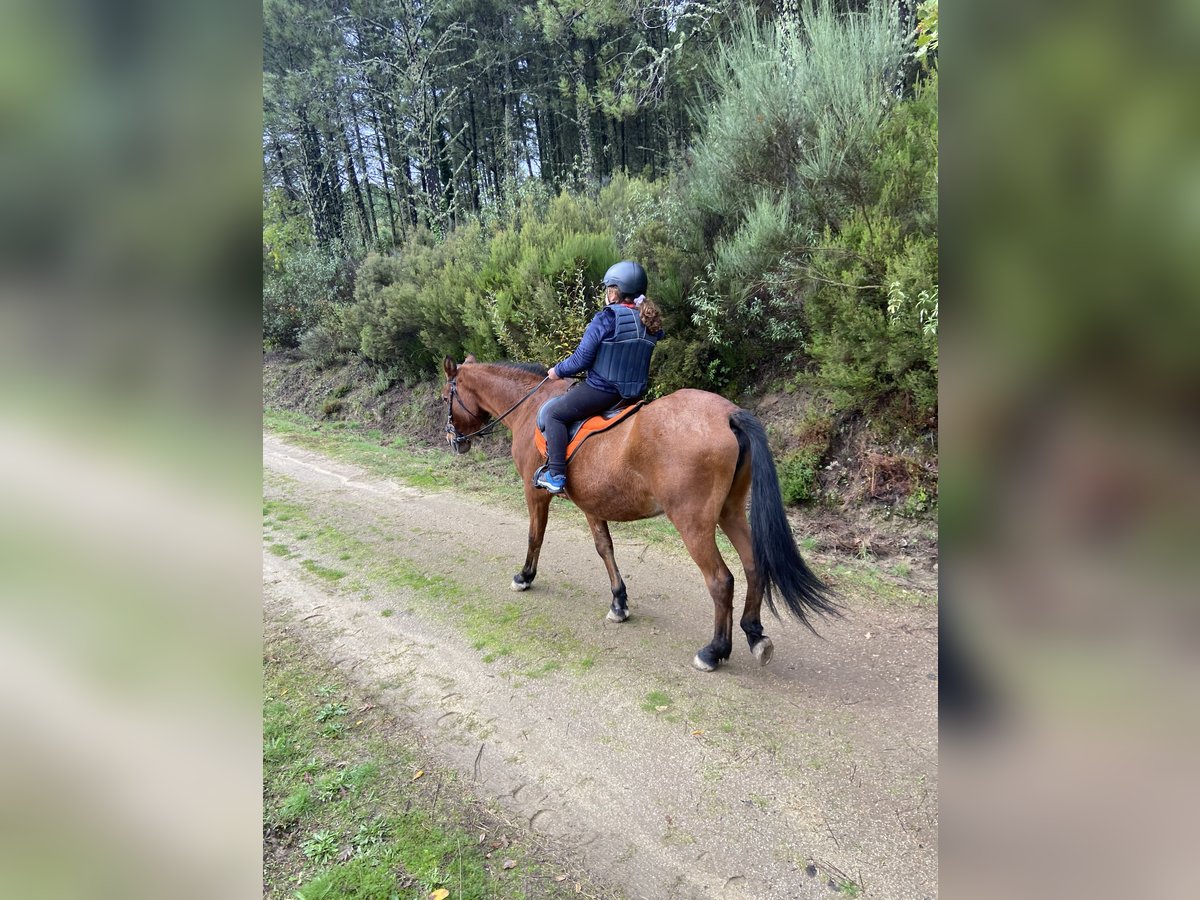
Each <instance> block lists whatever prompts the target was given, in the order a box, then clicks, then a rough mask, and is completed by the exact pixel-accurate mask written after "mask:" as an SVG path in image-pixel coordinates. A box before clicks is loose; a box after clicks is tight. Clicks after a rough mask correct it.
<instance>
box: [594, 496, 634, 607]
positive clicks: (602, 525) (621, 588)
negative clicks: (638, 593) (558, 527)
mask: <svg viewBox="0 0 1200 900" xmlns="http://www.w3.org/2000/svg"><path fill="white" fill-rule="evenodd" d="M587 520H588V527H589V528H591V529H592V540H594V541H595V542H596V552H597V553H599V554H600V558H601V559H602V560H604V568H606V569H607V570H608V583H609V586H610V587H611V588H612V595H613V599H612V606H610V607H609V609H608V617H607V618H608V621H610V622H624V621H625V620H626V619H628V618H629V604H628V595H627V594H626V592H625V579H623V578H622V577H621V573H620V571H619V570H618V569H617V558H616V556H615V554H614V553H613V542H612V535H611V534H609V532H608V522H606V521H605V520H604V519H597V518H596V517H595V516H588V517H587Z"/></svg>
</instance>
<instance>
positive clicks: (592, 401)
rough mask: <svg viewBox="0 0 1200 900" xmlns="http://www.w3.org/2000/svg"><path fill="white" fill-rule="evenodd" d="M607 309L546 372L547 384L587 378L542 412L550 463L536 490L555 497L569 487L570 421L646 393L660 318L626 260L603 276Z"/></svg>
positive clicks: (638, 270) (642, 273)
mask: <svg viewBox="0 0 1200 900" xmlns="http://www.w3.org/2000/svg"><path fill="white" fill-rule="evenodd" d="M603 283H604V303H605V306H604V308H603V309H602V310H600V312H598V313H596V315H595V317H594V318H593V319H592V321H591V322H590V323H589V324H588V327H587V330H586V331H584V333H583V340H581V341H580V342H579V346H578V347H577V348H576V349H575V352H574V353H572V354H571V355H570V356H568V357H567V358H566V359H564V360H563V361H562V362H560V363H559V364H558V365H556V366H554V367H553V368H551V369H550V371H549V372H548V373H547V376H548V377H549V378H550V380H551V381H555V380H557V379H559V378H570V377H571V376H572V375H575V374H577V373H579V372H582V371H583V370H584V369H587V370H588V374H587V379H586V380H585V381H581V382H579V383H578V384H576V385H575V386H574V387H572V388H571V389H570V390H569V391H567V393H566V394H564V395H563V396H562V397H559V398H558V399H556V400H555V401H554V402H553V405H552V406H550V407H549V408H548V409H547V410H546V428H545V433H546V450H547V456H548V457H549V463H548V465H547V466H546V467H545V468H543V469H541V470H540V471H539V473H538V475H537V478H536V479H535V480H534V486H535V487H540V488H545V489H546V490H548V491H549V492H550V493H552V494H559V493H562V491H563V490H564V489H565V488H566V486H567V462H566V449H567V430H568V428H569V427H570V425H571V423H572V422H578V421H579V420H580V419H586V418H587V417H588V416H594V415H596V414H598V413H602V412H604V411H605V410H607V409H610V408H611V407H613V406H614V405H616V403H617V402H618V401H620V400H621V399H622V398H623V399H626V400H633V399H636V398H638V397H641V396H642V394H644V393H646V386H647V382H648V381H649V377H650V356H651V354H652V353H653V352H654V345H655V343H657V342H658V341H660V340H661V339H662V337H663V330H662V314H661V313H660V312H659V311H658V307H657V306H655V305H654V303H653V301H650V300H647V299H646V296H645V293H646V285H647V278H646V270H645V269H643V268H642V267H641V266H640V265H639V264H638V263H636V262H631V261H630V260H624V261H622V262H619V263H617V264H616V265H614V266H612V267H611V268H609V270H608V271H607V272H605V273H604V282H603Z"/></svg>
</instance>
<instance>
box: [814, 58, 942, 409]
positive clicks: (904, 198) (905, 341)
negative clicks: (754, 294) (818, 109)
mask: <svg viewBox="0 0 1200 900" xmlns="http://www.w3.org/2000/svg"><path fill="white" fill-rule="evenodd" d="M865 185H866V191H867V193H866V194H865V198H866V200H867V202H866V203H864V205H863V206H862V208H861V209H859V210H856V211H854V212H853V213H852V214H851V215H850V216H848V217H847V219H846V220H845V221H844V222H843V223H842V226H841V228H840V229H839V230H837V231H836V232H835V231H834V230H833V229H827V230H826V232H825V238H824V244H825V252H823V253H821V254H814V255H813V257H812V258H811V260H809V261H807V262H804V263H803V264H798V265H796V266H795V268H794V271H793V272H792V273H791V276H790V277H792V278H793V279H794V280H795V281H796V282H798V283H799V282H802V281H804V280H806V279H807V280H808V281H809V282H810V283H811V284H812V285H814V287H812V289H811V291H810V293H809V294H808V296H807V297H806V299H805V309H806V313H807V320H808V328H809V340H808V343H807V345H806V349H807V350H808V352H809V354H810V355H811V357H812V358H813V360H814V361H815V362H816V364H817V366H818V376H819V379H820V380H821V382H822V383H823V384H824V386H825V388H826V390H827V392H828V393H829V396H831V397H832V398H833V400H834V402H835V403H836V404H837V406H838V407H839V408H843V409H850V408H859V409H868V410H870V411H872V412H880V413H884V414H885V415H884V416H883V419H882V425H883V427H885V428H889V427H890V428H893V429H895V428H902V429H903V428H909V429H919V428H920V427H921V426H922V424H923V423H924V422H925V421H927V420H928V418H929V416H930V415H931V413H933V412H934V411H935V410H936V408H937V376H938V348H937V301H936V297H937V291H938V239H937V75H936V73H934V75H933V76H932V77H931V79H930V80H929V81H928V82H927V83H926V85H925V86H924V87H923V88H921V89H920V90H919V91H918V93H917V96H916V97H915V99H914V100H912V101H910V102H908V103H905V104H902V105H901V106H899V107H898V108H897V109H896V111H895V112H894V114H893V115H892V116H891V117H890V118H889V119H888V121H887V122H886V123H885V125H884V127H883V129H882V130H881V132H880V136H879V140H878V152H877V153H876V155H875V157H874V160H873V162H872V165H871V167H870V168H869V170H868V171H867V175H866V178H865Z"/></svg>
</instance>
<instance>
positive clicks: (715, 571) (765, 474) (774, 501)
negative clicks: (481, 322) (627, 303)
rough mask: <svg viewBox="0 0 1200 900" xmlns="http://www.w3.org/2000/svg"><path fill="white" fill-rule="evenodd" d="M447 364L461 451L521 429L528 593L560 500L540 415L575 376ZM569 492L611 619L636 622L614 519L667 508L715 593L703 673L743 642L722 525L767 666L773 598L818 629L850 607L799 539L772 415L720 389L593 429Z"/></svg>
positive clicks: (523, 580) (746, 627)
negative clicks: (599, 565) (543, 471)
mask: <svg viewBox="0 0 1200 900" xmlns="http://www.w3.org/2000/svg"><path fill="white" fill-rule="evenodd" d="M442 368H443V370H444V372H445V375H446V383H445V386H444V387H443V390H442V402H443V403H445V404H446V407H447V413H446V440H447V442H448V443H449V444H450V447H451V449H452V450H453V451H454V452H455V453H465V452H467V451H468V450H469V449H470V447H471V440H472V438H474V437H476V436H478V435H479V434H481V433H488V432H490V431H491V430H493V429H494V428H495V426H496V425H498V424H504V425H505V426H506V427H507V428H508V429H509V430H510V431H511V432H512V457H513V462H514V463H515V464H516V467H517V472H518V473H519V474H520V476H521V482H522V484H523V485H524V488H525V505H526V507H527V508H528V511H529V547H528V552H527V554H526V556H525V565H524V566H523V567H522V569H521V571H520V572H518V573H517V574H516V575H515V576H513V580H512V589H513V590H514V591H525V590H528V589H529V587H530V585H532V584H533V580H534V578H535V577H536V576H537V566H538V556H539V554H540V552H541V548H542V539H543V537H544V536H545V533H546V522H547V518H548V515H549V511H550V501H551V500H552V499H553V497H554V495H551V494H550V493H548V492H546V491H544V490H541V489H539V488H535V487H534V486H533V477H534V473H535V471H536V470H537V468H538V467H539V465H540V464H541V463H542V457H541V455H540V453H539V451H538V450H537V449H536V448H535V446H534V429H535V428H536V416H537V411H538V409H539V407H540V406H541V405H542V403H543V402H545V401H546V400H548V399H550V398H551V397H556V396H559V395H561V394H563V393H565V392H566V391H567V389H568V388H569V387H570V383H569V382H566V381H559V380H556V381H549V380H548V378H546V377H545V376H546V369H545V367H543V366H537V365H534V364H531V363H507V362H497V363H480V362H477V361H476V360H475V357H474V356H468V357H467V358H466V359H465V360H464V361H463V362H462V364H461V365H460V364H457V363H455V362H454V360H453V359H451V358H450V357H448V356H447V357H446V358H445V359H443V361H442ZM560 496H561V495H560ZM565 496H566V497H567V498H569V499H570V500H571V501H572V502H573V503H574V504H575V505H576V506H577V507H579V509H580V510H582V511H583V514H584V515H585V516H586V517H587V522H588V526H589V527H590V529H591V532H592V538H593V540H594V541H595V544H596V552H597V553H599V554H600V558H601V559H602V560H603V561H604V566H605V568H606V569H607V571H608V579H609V586H610V588H611V590H612V604H611V606H610V608H609V611H608V615H607V618H608V620H609V621H612V622H624V621H626V620H627V619H628V618H629V606H628V594H627V591H626V589H625V582H624V580H623V579H622V577H621V572H620V570H619V569H618V568H617V563H616V559H615V557H614V554H613V542H612V537H611V535H610V533H609V529H608V523H609V522H630V521H634V520H637V519H646V518H651V517H653V516H658V515H665V516H666V517H667V518H668V519H669V520H670V521H671V523H672V524H673V525H674V526H675V528H676V530H677V531H678V532H679V536H680V537H681V538H682V539H683V543H684V546H685V547H686V548H687V550H688V553H689V554H690V555H691V557H692V559H693V560H694V561H695V563H696V565H697V566H698V567H699V569H700V571H701V573H702V574H703V576H704V582H705V585H706V586H707V587H708V592H709V594H710V595H711V596H712V600H713V637H712V640H711V641H710V642H709V643H708V644H706V645H705V646H704V647H702V648H701V649H700V650H699V651H698V652H697V653H696V655H695V657H694V658H693V660H692V665H694V666H695V667H696V668H697V669H699V670H700V671H703V672H712V671H714V670H716V668H717V667H718V666H719V665H720V664H721V663H722V662H724V661H725V660H728V659H729V656H730V654H731V653H732V650H733V594H734V579H733V574H732V573H731V572H730V570H729V567H728V566H727V565H726V564H725V561H724V559H722V557H721V553H720V550H719V549H718V548H717V541H716V530H717V527H718V526H720V528H721V530H722V531H723V532H724V533H725V535H726V536H727V537H728V538H729V540H730V542H731V543H732V544H733V547H734V549H735V550H736V551H737V555H738V559H739V560H740V561H741V564H742V569H743V571H744V573H745V577H746V600H745V605H744V606H743V610H742V616H741V622H740V624H741V628H742V631H743V633H744V634H745V635H746V640H747V642H748V643H749V646H750V651H751V653H752V654H753V655H754V657H755V659H757V660H758V663H759V665H766V664H767V663H768V662H770V660H771V657H772V655H773V653H774V645H773V644H772V643H771V639H770V637H768V636H767V635H766V634H765V633H764V632H763V626H762V620H761V616H760V611H761V607H762V601H763V600H764V599H765V600H766V602H767V607H768V608H769V609H770V611H771V612H772V613H773V614H774V615H775V617H776V619H779V618H780V616H779V612H778V610H777V608H776V604H775V596H776V594H778V595H779V597H781V598H782V600H783V603H784V606H785V607H786V608H787V610H788V612H790V613H791V614H792V615H794V616H795V617H796V618H797V619H799V620H800V622H801V623H803V624H804V625H805V626H807V627H808V629H809V630H810V631H812V632H813V633H814V634H816V629H815V628H813V625H812V622H811V621H810V619H809V614H810V613H816V614H819V615H821V616H840V615H841V614H842V609H841V606H840V604H838V602H837V601H836V600H835V599H834V598H833V594H832V591H831V590H830V589H829V588H828V587H827V586H826V585H825V584H824V583H823V582H822V581H821V580H820V579H819V578H818V577H817V576H816V575H814V574H813V572H812V571H811V570H810V569H809V567H808V566H807V564H806V563H805V562H804V560H803V558H802V557H801V555H800V550H799V548H797V546H796V542H795V539H794V538H793V536H792V532H791V528H790V527H789V526H788V521H787V516H786V514H785V512H784V508H783V500H782V497H781V494H780V489H779V479H778V476H777V474H776V470H775V462H774V460H773V459H772V457H771V451H770V448H769V447H768V446H767V435H766V431H765V430H764V429H763V426H762V423H760V422H759V420H758V419H757V418H756V417H755V416H754V415H753V414H752V413H750V412H749V411H747V410H745V409H741V408H740V407H738V406H736V405H735V404H733V403H731V402H730V401H729V400H726V399H725V398H724V397H721V396H720V395H718V394H713V393H709V392H707V391H699V390H692V389H686V388H685V389H682V390H678V391H675V392H674V393H671V394H668V395H666V396H664V397H660V398H658V399H655V400H653V401H652V402H650V403H648V404H647V405H645V406H644V407H642V408H641V409H640V410H638V411H637V412H635V413H634V414H632V415H631V416H629V417H628V418H627V419H626V420H625V421H624V422H622V423H621V424H619V425H617V426H615V427H613V428H611V429H609V430H607V431H604V432H601V433H598V434H595V435H593V436H591V437H589V438H588V439H587V440H586V441H585V442H584V443H583V444H582V445H581V446H580V448H579V449H578V450H577V451H576V452H575V454H574V456H573V457H572V458H571V460H570V463H569V465H568V468H567V489H566V492H565ZM747 497H749V498H750V515H749V519H747V515H746V500H747Z"/></svg>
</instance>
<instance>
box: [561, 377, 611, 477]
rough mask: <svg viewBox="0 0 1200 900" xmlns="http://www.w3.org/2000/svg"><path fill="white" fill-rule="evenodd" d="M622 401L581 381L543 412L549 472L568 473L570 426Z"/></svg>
mask: <svg viewBox="0 0 1200 900" xmlns="http://www.w3.org/2000/svg"><path fill="white" fill-rule="evenodd" d="M620 399H621V395H620V394H614V393H610V392H609V391H602V390H599V389H598V388H594V387H592V386H591V385H590V384H588V383H587V382H586V381H581V382H579V384H577V385H575V386H574V387H573V388H571V389H570V390H569V391H567V392H566V393H565V394H563V395H562V397H560V398H558V399H557V400H555V401H554V404H553V405H552V406H551V407H550V409H549V410H547V411H546V428H545V433H546V455H547V456H548V457H549V458H550V461H549V466H550V471H551V472H553V473H554V474H555V475H564V474H566V471H567V432H568V431H569V430H570V427H571V423H572V422H578V421H579V420H580V419H586V418H588V417H589V416H594V415H597V414H598V413H602V412H604V411H605V410H606V409H610V408H612V407H613V406H615V405H616V404H617V402H618V401H619V400H620Z"/></svg>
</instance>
